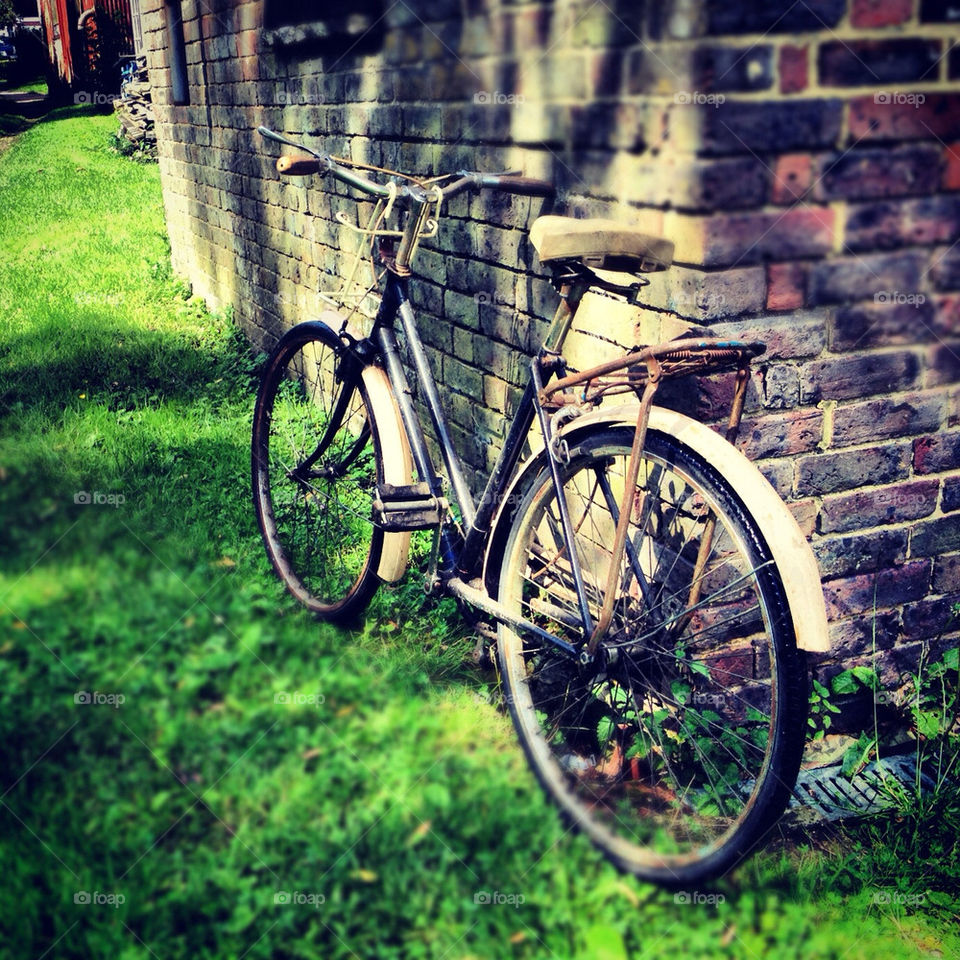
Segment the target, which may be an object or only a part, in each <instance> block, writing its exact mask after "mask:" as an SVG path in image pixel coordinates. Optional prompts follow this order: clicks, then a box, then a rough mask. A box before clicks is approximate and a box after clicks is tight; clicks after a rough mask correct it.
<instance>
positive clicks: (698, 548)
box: [498, 427, 806, 885]
mask: <svg viewBox="0 0 960 960" xmlns="http://www.w3.org/2000/svg"><path fill="white" fill-rule="evenodd" d="M632 439H633V430H632V429H628V428H620V427H614V428H609V429H607V430H606V431H603V432H600V433H596V434H594V435H592V436H589V437H586V438H581V439H580V440H578V441H570V444H571V448H570V460H569V463H568V464H567V465H566V466H565V467H564V468H563V469H562V476H563V488H564V496H565V499H566V503H567V506H568V508H569V511H570V514H571V522H572V525H573V528H574V530H575V541H576V553H577V557H578V559H579V562H580V567H581V569H582V571H583V577H584V580H585V584H586V589H587V594H588V599H589V606H590V610H591V616H592V617H593V618H594V620H596V618H597V617H598V614H599V610H600V606H601V604H602V600H603V591H604V589H605V585H606V583H607V573H608V571H609V563H610V553H609V549H610V545H611V544H612V543H613V539H614V536H613V534H614V529H615V527H616V517H617V516H618V515H619V504H620V503H621V498H622V494H623V489H624V482H625V475H626V465H627V461H628V459H629V455H630V448H631V443H632ZM630 504H631V506H630V509H631V521H630V527H629V537H628V549H627V551H626V554H625V556H624V558H623V560H622V562H621V567H620V569H619V571H618V576H617V583H618V587H617V595H616V598H615V602H614V612H613V621H612V624H611V626H610V629H609V631H608V632H607V634H606V638H605V640H604V641H603V642H602V644H601V646H600V648H599V649H598V651H597V656H596V658H595V660H594V662H593V663H592V664H590V665H587V666H582V665H580V664H578V663H576V662H574V661H573V660H571V659H569V658H567V657H566V656H564V655H563V654H562V653H560V652H559V651H558V650H557V649H556V648H554V647H551V646H550V645H548V644H546V643H545V642H543V641H541V640H538V639H531V638H529V637H528V638H526V639H521V637H520V636H519V635H518V634H517V633H515V632H513V631H511V630H509V629H508V628H506V627H503V626H501V628H500V633H499V641H498V650H499V664H500V668H501V673H502V680H503V683H504V686H505V688H506V694H507V702H508V704H509V706H510V710H511V713H512V716H513V720H514V723H515V725H516V728H517V731H518V733H519V736H520V739H521V741H522V743H523V746H524V748H525V750H526V753H527V755H528V757H529V759H530V761H531V763H532V765H533V767H534V769H535V770H536V772H537V775H538V776H539V778H540V780H541V782H542V783H543V785H544V786H545V788H546V789H547V791H548V792H549V793H550V794H551V795H552V796H553V798H554V799H555V801H556V802H557V803H558V804H559V805H560V807H561V808H562V810H563V811H564V812H565V813H566V814H567V815H568V816H569V817H570V818H571V819H572V820H573V821H574V822H575V823H576V824H577V825H578V826H579V827H581V828H582V829H583V830H584V831H585V832H586V833H587V834H589V836H590V837H591V839H592V840H593V841H594V842H595V843H597V844H598V845H599V846H600V847H601V848H602V849H603V850H604V852H605V853H606V854H607V855H608V856H610V857H611V858H612V859H613V860H614V861H615V862H616V863H617V864H618V865H619V866H620V867H621V868H623V869H627V870H630V871H631V872H633V873H635V874H637V875H639V876H642V877H644V878H647V879H651V880H655V881H657V882H661V883H666V884H670V885H681V884H689V883H692V882H695V881H697V880H701V879H706V878H708V877H710V876H715V875H717V874H719V873H722V872H723V871H725V870H727V869H729V868H730V867H731V866H732V865H734V864H735V863H736V862H737V861H738V860H740V859H741V858H742V857H743V856H744V855H745V854H746V853H747V852H748V851H749V850H750V849H751V848H752V847H753V846H754V845H755V844H756V843H757V842H758V840H759V839H760V838H761V837H762V835H763V834H764V832H765V831H766V830H767V829H768V828H769V827H770V825H771V824H772V823H773V821H774V820H775V819H776V818H777V817H778V816H779V815H780V814H781V813H782V811H783V808H784V806H785V805H786V802H787V800H788V799H789V795H790V791H791V789H792V787H793V784H794V781H795V779H796V774H797V770H798V768H799V763H800V756H801V753H802V750H803V742H804V733H805V729H804V728H805V722H806V671H805V663H804V658H803V654H802V653H799V652H798V651H797V650H796V647H795V643H794V638H793V632H792V624H791V621H790V615H789V611H788V608H787V604H786V599H785V594H784V589H783V584H782V582H781V579H780V574H779V573H778V571H777V569H776V567H775V565H774V563H773V560H772V558H771V555H770V552H769V549H768V548H767V546H766V543H765V542H764V540H763V538H762V536H761V534H760V533H759V530H758V528H757V525H756V523H755V522H754V521H753V520H752V518H751V517H750V514H749V512H748V510H747V509H746V507H745V506H744V504H743V503H742V502H741V500H740V499H739V498H738V496H737V495H736V493H735V492H734V491H733V490H732V489H731V487H730V486H729V485H728V484H727V483H726V482H725V481H724V479H723V477H722V476H720V474H719V473H718V472H717V471H716V470H714V469H713V468H712V467H710V465H709V464H707V463H706V462H705V461H704V460H703V459H702V458H700V457H699V455H697V454H696V453H695V452H694V451H692V450H691V449H690V448H688V447H686V446H684V445H683V444H681V443H679V442H678V441H677V440H675V439H673V438H671V437H669V436H666V435H665V434H662V433H659V432H657V431H653V430H651V431H649V432H648V434H647V441H646V446H645V450H644V451H643V454H642V461H641V464H640V472H639V478H638V483H637V489H636V491H635V492H634V494H633V495H632V497H631V500H630ZM499 596H500V600H501V602H502V603H503V604H504V605H505V606H507V608H508V609H510V610H511V611H512V612H513V613H515V614H521V615H522V616H524V617H525V618H527V619H530V620H533V621H534V622H536V623H537V624H539V625H540V626H542V627H544V628H545V629H547V630H549V631H550V632H551V633H553V634H555V635H557V636H559V637H561V638H563V639H565V640H567V641H569V642H571V643H577V642H578V640H579V637H580V614H579V609H578V605H577V598H576V592H575V589H574V581H573V577H572V573H571V565H570V562H569V554H568V553H567V551H566V548H565V547H564V542H563V538H562V534H561V523H560V514H559V511H558V509H557V501H556V495H555V491H554V487H553V484H552V482H551V479H550V475H549V471H548V470H547V469H546V468H544V469H543V470H542V471H540V473H539V474H538V475H537V476H536V477H535V478H534V479H533V480H532V481H531V482H530V483H529V485H528V488H527V489H526V491H525V492H524V494H522V500H521V502H520V505H519V507H518V509H517V512H516V514H515V517H514V521H513V527H512V530H511V534H510V538H509V540H508V544H507V548H506V551H505V554H504V557H503V561H502V565H501V575H500V582H499Z"/></svg>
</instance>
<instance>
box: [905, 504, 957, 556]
mask: <svg viewBox="0 0 960 960" xmlns="http://www.w3.org/2000/svg"><path fill="white" fill-rule="evenodd" d="M958 548H960V513H952V514H948V515H947V516H945V517H940V518H938V519H936V520H927V521H926V522H925V523H920V524H917V526H915V527H914V528H913V529H912V531H911V533H910V556H911V557H936V556H939V555H940V554H941V553H952V552H954V551H955V550H957V549H958Z"/></svg>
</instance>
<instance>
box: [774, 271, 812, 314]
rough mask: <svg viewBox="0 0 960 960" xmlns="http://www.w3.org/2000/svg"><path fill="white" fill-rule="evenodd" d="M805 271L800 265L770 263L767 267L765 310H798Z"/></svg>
mask: <svg viewBox="0 0 960 960" xmlns="http://www.w3.org/2000/svg"><path fill="white" fill-rule="evenodd" d="M806 284H807V271H806V269H805V268H804V266H803V264H801V263H771V264H769V265H768V267H767V309H768V310H798V309H799V308H800V307H802V306H803V302H804V290H805V288H806Z"/></svg>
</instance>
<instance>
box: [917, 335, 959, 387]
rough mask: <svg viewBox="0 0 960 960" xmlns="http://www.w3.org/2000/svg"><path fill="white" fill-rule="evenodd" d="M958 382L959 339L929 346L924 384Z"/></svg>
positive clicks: (935, 385) (929, 385)
mask: <svg viewBox="0 0 960 960" xmlns="http://www.w3.org/2000/svg"><path fill="white" fill-rule="evenodd" d="M952 383H960V340H954V341H953V342H947V343H941V344H938V345H937V346H935V347H931V348H930V350H929V351H928V354H927V372H926V374H925V376H924V386H927V387H937V386H941V385H944V386H945V385H948V384H952Z"/></svg>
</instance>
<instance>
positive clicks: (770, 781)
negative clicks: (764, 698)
mask: <svg viewBox="0 0 960 960" xmlns="http://www.w3.org/2000/svg"><path fill="white" fill-rule="evenodd" d="M632 439H633V430H632V428H626V427H609V428H605V429H604V430H602V431H596V432H594V433H593V434H590V435H588V436H586V437H581V438H580V439H578V440H577V441H571V447H572V449H571V451H570V453H571V462H575V461H576V460H577V458H578V457H580V456H582V455H583V454H584V452H585V451H586V454H587V456H589V455H590V452H589V451H590V450H591V449H592V450H593V451H596V450H598V449H600V445H601V444H606V445H607V446H610V445H613V446H617V447H619V448H621V449H622V450H623V451H625V452H626V451H629V449H630V446H631V443H632ZM645 450H647V451H650V450H659V451H660V452H662V453H663V454H664V455H666V456H669V457H671V458H678V459H679V460H680V461H681V462H682V463H683V466H684V468H690V469H693V470H695V471H697V472H698V479H700V480H702V481H705V482H706V483H708V484H709V485H710V487H711V488H712V489H713V490H716V491H718V493H719V495H720V496H721V497H722V498H723V499H724V501H725V502H724V504H723V507H724V509H725V510H726V511H727V512H728V513H731V512H732V514H733V515H734V520H735V522H736V523H737V524H738V525H742V527H743V530H742V531H741V532H742V533H745V534H746V536H747V537H748V538H749V543H750V546H751V549H753V550H754V551H756V553H757V559H758V560H760V561H761V562H767V561H768V560H769V559H770V551H769V548H768V547H767V545H766V542H765V541H764V539H763V536H762V534H761V533H760V530H759V527H758V525H757V524H756V522H755V521H754V520H753V519H752V518H751V517H750V513H749V511H748V509H747V508H746V506H745V504H744V503H743V501H742V499H741V498H740V497H739V496H738V495H737V494H736V492H735V491H734V490H733V488H732V487H731V486H730V485H729V484H728V483H727V482H726V481H725V480H724V478H723V477H722V475H721V474H720V473H719V472H718V471H717V470H715V469H714V468H713V467H712V466H710V465H709V464H708V463H707V462H706V461H705V460H704V459H703V458H702V457H700V455H699V454H697V453H696V452H695V451H693V450H692V449H691V448H689V447H687V446H686V445H685V444H683V443H681V442H680V441H678V440H677V439H676V438H673V437H670V436H668V435H666V434H664V433H661V432H659V431H656V430H650V431H649V432H648V434H647V441H646V446H645ZM550 483H551V481H550V475H549V471H548V469H547V465H546V463H545V462H544V463H543V465H542V468H541V469H539V470H536V471H533V472H532V474H531V476H530V477H529V479H528V480H527V482H526V483H525V485H524V488H523V489H522V490H521V491H519V492H518V495H517V496H516V497H515V498H514V502H515V503H517V507H516V510H515V513H514V515H513V518H512V523H511V530H510V534H509V536H508V540H507V546H506V549H505V551H504V553H503V557H502V561H501V568H500V575H499V577H498V592H499V595H500V598H501V601H502V602H508V603H509V597H507V596H505V593H506V590H507V584H508V582H509V578H510V577H511V576H516V573H511V571H510V570H508V569H507V568H508V567H509V565H510V564H511V561H512V560H513V558H514V557H513V555H514V552H515V549H514V548H515V546H516V542H517V539H518V537H520V536H522V535H523V530H524V521H525V516H526V514H527V512H528V511H529V510H530V509H531V508H532V507H533V503H534V500H535V498H536V497H537V495H538V493H542V491H543V489H544V487H545V485H548V484H550ZM762 580H763V588H762V589H763V590H764V592H765V594H767V595H768V597H767V599H768V600H769V604H770V611H771V631H770V632H771V647H772V649H773V651H774V655H775V658H776V671H775V672H776V677H777V687H776V694H775V696H774V700H775V701H776V705H777V714H776V722H775V723H774V724H773V725H772V726H773V727H774V733H773V743H772V746H771V747H770V748H769V750H768V753H769V762H768V766H767V767H766V770H765V773H764V776H763V781H762V783H761V785H760V787H759V789H757V790H756V791H755V797H754V799H753V800H752V806H750V809H749V811H748V813H747V815H746V817H745V818H744V820H743V822H742V823H741V824H740V825H739V827H738V828H737V829H736V831H735V832H734V833H733V834H732V835H731V836H730V837H729V838H728V839H727V840H726V841H725V842H724V843H723V845H722V846H721V847H719V848H718V849H716V850H715V851H713V852H712V853H710V854H709V855H707V856H705V857H703V858H698V859H695V860H692V861H690V862H686V863H683V862H679V861H676V862H675V861H670V860H668V859H662V858H657V857H652V856H649V855H646V854H644V853H643V852H642V851H640V852H638V853H637V854H635V855H632V856H631V855H624V851H623V849H622V848H621V847H619V846H618V847H617V848H613V847H612V846H611V845H610V844H609V843H608V842H607V841H606V838H605V836H604V832H603V830H602V829H600V828H599V827H598V826H597V824H595V823H593V822H592V821H591V819H590V817H589V816H588V815H587V813H586V811H585V810H584V808H583V804H581V803H580V802H579V801H578V800H577V799H576V798H575V797H573V796H572V792H571V791H569V790H567V789H566V788H565V787H564V783H563V779H564V778H563V774H562V773H561V772H560V768H559V765H558V764H557V763H556V762H555V761H553V762H552V763H551V762H547V763H544V758H545V756H547V755H548V754H549V748H547V749H546V752H545V751H544V749H543V747H542V744H537V743H535V742H533V740H534V738H535V737H536V734H533V736H531V733H530V731H531V729H532V727H531V725H530V724H529V723H525V722H524V718H522V717H521V716H520V713H519V710H520V708H519V707H518V701H519V700H522V698H519V697H517V696H516V695H515V694H514V685H515V683H516V678H515V677H514V676H513V664H511V663H510V662H509V661H508V659H507V650H506V646H507V645H506V644H505V643H504V638H505V636H506V634H505V633H504V631H505V628H504V627H503V626H501V627H500V640H499V641H498V666H499V669H500V676H501V680H502V682H503V685H504V688H505V700H506V703H507V705H508V708H509V710H510V714H511V717H512V719H513V723H514V727H515V729H516V730H517V734H518V737H519V739H520V741H521V744H522V746H523V749H524V752H525V754H526V756H527V759H528V761H529V762H530V765H531V767H532V768H533V770H534V772H535V774H536V776H537V778H538V780H539V781H540V783H541V785H542V786H543V788H544V789H545V791H546V792H547V794H548V795H549V796H550V797H551V798H552V799H553V800H554V802H555V803H556V804H557V805H558V807H559V808H560V810H561V812H562V813H563V815H564V817H565V818H566V820H567V821H568V822H569V823H571V824H572V825H573V826H574V827H576V828H578V829H580V830H582V831H583V832H584V833H586V834H587V835H588V836H589V838H590V839H591V841H592V842H594V844H596V845H597V846H598V847H599V848H600V849H601V850H602V852H603V853H604V854H605V855H606V856H607V857H608V858H609V859H610V860H612V861H613V862H614V863H615V864H616V866H617V867H618V868H619V869H621V870H624V871H626V872H629V873H632V874H634V875H636V876H638V877H640V878H642V879H645V880H650V881H653V882H656V883H659V884H661V885H664V886H667V887H672V888H678V887H682V886H687V887H689V886H691V885H693V884H696V883H698V882H704V881H708V880H711V879H713V878H715V877H717V876H719V875H721V874H723V873H725V872H726V871H728V870H729V869H731V868H732V867H734V866H735V865H736V864H737V863H739V862H740V861H742V860H743V859H744V858H745V857H746V856H747V855H748V854H749V853H750V852H751V851H752V850H753V849H754V848H755V847H756V846H757V845H758V844H759V843H760V841H761V840H762V839H763V837H764V836H765V835H766V833H767V832H768V831H769V830H770V828H771V827H772V826H773V824H775V823H776V821H777V820H778V819H779V817H780V816H781V814H782V813H783V810H784V809H785V807H786V804H787V803H788V801H789V799H790V795H791V792H792V790H793V787H794V784H795V782H796V777H797V773H798V771H799V767H800V761H801V757H802V753H803V747H804V742H805V732H806V716H807V673H806V658H805V654H804V653H803V651H799V650H797V648H796V644H795V638H794V634H793V628H792V622H791V618H790V611H789V608H788V605H787V600H786V594H785V591H784V588H783V584H782V579H781V576H780V574H779V572H778V571H777V570H776V567H775V566H773V565H771V566H769V567H767V568H765V570H764V576H763V578H762ZM513 636H515V635H513ZM526 719H527V720H529V718H526ZM540 739H541V741H542V740H543V738H542V737H541V738H540ZM550 756H552V754H550Z"/></svg>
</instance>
